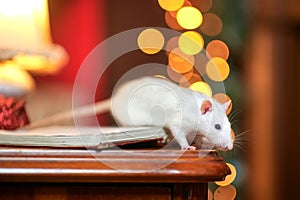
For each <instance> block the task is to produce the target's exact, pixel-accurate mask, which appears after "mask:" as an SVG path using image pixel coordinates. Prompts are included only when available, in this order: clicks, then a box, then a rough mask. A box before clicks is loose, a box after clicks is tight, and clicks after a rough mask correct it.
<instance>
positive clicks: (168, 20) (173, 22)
mask: <svg viewBox="0 0 300 200" xmlns="http://www.w3.org/2000/svg"><path fill="white" fill-rule="evenodd" d="M165 22H166V24H167V25H168V26H169V27H170V28H171V29H174V30H176V31H181V30H183V28H182V27H181V26H180V25H179V24H178V22H177V19H176V18H175V17H173V16H172V15H171V14H170V12H168V11H167V12H165Z"/></svg>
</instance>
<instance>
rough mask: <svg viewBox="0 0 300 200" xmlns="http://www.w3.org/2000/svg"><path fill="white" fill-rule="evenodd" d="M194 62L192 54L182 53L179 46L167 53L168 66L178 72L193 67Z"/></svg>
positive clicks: (186, 70)
mask: <svg viewBox="0 0 300 200" xmlns="http://www.w3.org/2000/svg"><path fill="white" fill-rule="evenodd" d="M194 62H195V58H194V56H191V55H187V54H185V53H183V52H182V51H181V50H180V49H179V48H176V49H174V50H172V51H171V52H170V54H169V66H170V67H172V69H173V70H175V71H176V72H178V73H186V72H188V71H190V70H191V69H193V66H194Z"/></svg>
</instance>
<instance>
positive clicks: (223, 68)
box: [206, 57, 230, 82]
mask: <svg viewBox="0 0 300 200" xmlns="http://www.w3.org/2000/svg"><path fill="white" fill-rule="evenodd" d="M229 73H230V68H229V65H228V63H227V62H226V60H224V59H223V58H219V57H215V58H212V59H211V60H209V61H208V63H207V65H206V74H207V76H208V77H209V78H210V79H211V80H214V81H217V82H220V81H224V80H225V79H226V78H227V77H228V75H229Z"/></svg>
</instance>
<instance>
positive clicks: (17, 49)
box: [0, 0, 68, 96]
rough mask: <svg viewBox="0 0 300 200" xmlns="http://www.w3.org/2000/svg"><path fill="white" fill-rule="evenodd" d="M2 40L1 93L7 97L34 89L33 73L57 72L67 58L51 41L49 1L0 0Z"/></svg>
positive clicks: (20, 94) (0, 43)
mask: <svg viewBox="0 0 300 200" xmlns="http://www.w3.org/2000/svg"><path fill="white" fill-rule="evenodd" d="M0 41H1V42H0V93H2V94H4V95H7V96H8V95H12V96H22V95H24V94H26V93H27V92H29V91H31V90H33V88H34V85H35V84H34V80H33V78H32V77H31V75H30V74H35V75H45V74H54V73H56V72H58V71H59V70H60V69H61V68H62V66H64V65H65V64H66V63H67V61H68V56H67V53H66V51H65V50H64V48H63V47H61V46H59V45H57V44H53V43H52V38H51V33H50V25H49V13H48V2H47V0H26V1H24V0H0ZM28 72H29V73H28ZM18 76H19V77H18ZM21 77H22V78H21Z"/></svg>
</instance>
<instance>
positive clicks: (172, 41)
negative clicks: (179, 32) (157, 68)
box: [165, 36, 179, 56]
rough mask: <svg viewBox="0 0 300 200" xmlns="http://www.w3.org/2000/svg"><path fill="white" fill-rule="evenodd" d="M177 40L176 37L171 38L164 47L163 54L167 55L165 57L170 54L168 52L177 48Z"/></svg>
mask: <svg viewBox="0 0 300 200" xmlns="http://www.w3.org/2000/svg"><path fill="white" fill-rule="evenodd" d="M178 40H179V37H178V36H175V37H172V38H171V39H169V40H168V42H167V44H166V47H165V53H166V54H167V56H168V55H169V54H170V52H171V51H172V50H173V49H176V48H178Z"/></svg>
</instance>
